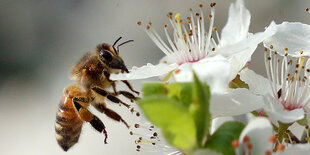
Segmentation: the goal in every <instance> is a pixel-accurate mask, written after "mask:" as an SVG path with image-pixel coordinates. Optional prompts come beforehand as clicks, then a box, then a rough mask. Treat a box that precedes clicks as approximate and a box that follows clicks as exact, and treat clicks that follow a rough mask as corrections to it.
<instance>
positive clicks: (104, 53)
mask: <svg viewBox="0 0 310 155" xmlns="http://www.w3.org/2000/svg"><path fill="white" fill-rule="evenodd" d="M99 56H100V58H101V59H105V60H111V59H112V55H111V54H110V53H109V52H108V51H106V50H105V51H103V50H101V51H100V53H99Z"/></svg>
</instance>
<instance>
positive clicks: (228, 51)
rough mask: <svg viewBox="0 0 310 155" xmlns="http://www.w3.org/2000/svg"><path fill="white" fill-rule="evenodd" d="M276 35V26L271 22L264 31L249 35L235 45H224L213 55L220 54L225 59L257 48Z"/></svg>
mask: <svg viewBox="0 0 310 155" xmlns="http://www.w3.org/2000/svg"><path fill="white" fill-rule="evenodd" d="M275 33H276V24H275V23H274V22H271V24H270V26H269V27H268V28H267V29H266V30H265V31H264V32H259V33H256V34H254V35H249V36H248V37H247V38H246V39H243V40H241V41H239V42H237V43H234V44H231V45H226V46H223V47H220V48H219V49H216V51H215V52H213V53H214V54H221V55H223V56H226V57H231V56H233V55H234V54H236V53H239V52H242V51H244V50H249V49H252V48H254V47H256V46H257V44H259V43H261V42H262V41H263V40H265V39H266V38H268V37H271V36H272V35H274V34H275Z"/></svg>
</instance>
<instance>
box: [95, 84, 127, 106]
mask: <svg viewBox="0 0 310 155" xmlns="http://www.w3.org/2000/svg"><path fill="white" fill-rule="evenodd" d="M91 89H92V91H94V92H95V93H97V94H99V95H101V96H104V97H107V99H108V100H110V101H112V102H114V103H121V104H123V105H124V106H126V107H127V108H129V107H130V106H129V104H126V103H125V102H123V101H122V100H120V99H118V98H117V97H115V96H116V95H117V92H116V94H113V93H110V92H107V91H105V90H104V89H102V88H100V87H98V86H94V87H92V88H91Z"/></svg>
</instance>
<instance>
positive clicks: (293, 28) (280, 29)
mask: <svg viewBox="0 0 310 155" xmlns="http://www.w3.org/2000/svg"><path fill="white" fill-rule="evenodd" d="M276 28H277V33H276V34H275V35H273V36H271V37H270V38H267V39H266V40H265V41H264V46H265V47H266V48H269V49H270V46H271V45H272V46H273V48H272V49H270V50H273V51H277V52H278V53H279V54H280V55H285V53H288V54H289V55H290V56H300V51H303V54H302V55H303V56H310V25H307V24H303V23H298V22H283V23H282V24H280V25H277V26H276ZM284 48H288V50H287V51H285V50H284Z"/></svg>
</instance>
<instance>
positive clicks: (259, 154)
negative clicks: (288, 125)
mask: <svg viewBox="0 0 310 155" xmlns="http://www.w3.org/2000/svg"><path fill="white" fill-rule="evenodd" d="M271 136H273V131H272V126H271V124H270V122H269V121H268V119H266V118H263V117H258V118H255V119H253V120H251V121H250V122H249V124H247V126H246V127H245V128H244V129H243V131H242V133H241V135H240V138H239V146H238V145H237V146H235V147H237V148H236V154H237V155H250V154H253V155H263V154H267V153H266V152H270V153H271V152H272V147H273V142H272V141H270V140H269V139H270V137H271Z"/></svg>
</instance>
